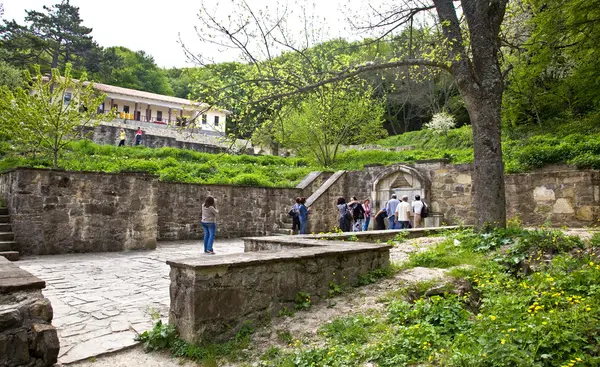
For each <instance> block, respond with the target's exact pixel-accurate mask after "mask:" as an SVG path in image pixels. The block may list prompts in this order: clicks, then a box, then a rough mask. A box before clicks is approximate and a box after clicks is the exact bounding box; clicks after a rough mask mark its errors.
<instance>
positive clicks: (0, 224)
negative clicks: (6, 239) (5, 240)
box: [0, 223, 12, 232]
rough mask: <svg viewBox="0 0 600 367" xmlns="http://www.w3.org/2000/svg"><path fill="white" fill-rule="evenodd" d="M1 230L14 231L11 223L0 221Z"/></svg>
mask: <svg viewBox="0 0 600 367" xmlns="http://www.w3.org/2000/svg"><path fill="white" fill-rule="evenodd" d="M0 232H12V228H11V226H10V223H0Z"/></svg>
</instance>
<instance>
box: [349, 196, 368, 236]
mask: <svg viewBox="0 0 600 367" xmlns="http://www.w3.org/2000/svg"><path fill="white" fill-rule="evenodd" d="M348 207H350V210H351V211H352V219H354V224H353V225H352V232H360V231H361V230H362V227H363V225H364V222H365V209H364V208H363V206H362V204H361V202H360V201H358V199H357V198H356V196H353V197H352V201H351V202H350V203H349V204H348Z"/></svg>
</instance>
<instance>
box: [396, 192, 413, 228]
mask: <svg viewBox="0 0 600 367" xmlns="http://www.w3.org/2000/svg"><path fill="white" fill-rule="evenodd" d="M410 213H411V208H410V204H409V203H408V196H406V195H405V196H403V197H402V201H401V202H400V204H398V207H397V208H396V223H398V227H399V229H408V228H410Z"/></svg>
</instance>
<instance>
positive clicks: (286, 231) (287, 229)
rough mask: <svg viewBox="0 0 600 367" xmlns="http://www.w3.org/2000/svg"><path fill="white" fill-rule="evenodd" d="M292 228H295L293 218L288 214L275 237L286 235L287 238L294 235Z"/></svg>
mask: <svg viewBox="0 0 600 367" xmlns="http://www.w3.org/2000/svg"><path fill="white" fill-rule="evenodd" d="M292 226H293V219H292V217H290V216H289V215H287V214H286V216H285V217H284V218H283V219H282V220H281V227H279V229H277V232H276V233H274V235H286V236H287V235H290V234H293V233H292ZM296 232H297V231H296Z"/></svg>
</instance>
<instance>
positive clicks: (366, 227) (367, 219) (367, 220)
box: [363, 215, 371, 231]
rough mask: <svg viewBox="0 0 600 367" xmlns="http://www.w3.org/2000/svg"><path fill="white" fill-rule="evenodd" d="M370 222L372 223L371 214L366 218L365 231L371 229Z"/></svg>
mask: <svg viewBox="0 0 600 367" xmlns="http://www.w3.org/2000/svg"><path fill="white" fill-rule="evenodd" d="M369 223H371V216H370V215H369V216H368V217H366V218H365V225H364V226H363V231H367V230H369Z"/></svg>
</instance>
